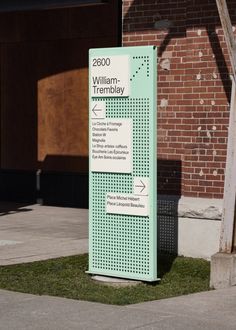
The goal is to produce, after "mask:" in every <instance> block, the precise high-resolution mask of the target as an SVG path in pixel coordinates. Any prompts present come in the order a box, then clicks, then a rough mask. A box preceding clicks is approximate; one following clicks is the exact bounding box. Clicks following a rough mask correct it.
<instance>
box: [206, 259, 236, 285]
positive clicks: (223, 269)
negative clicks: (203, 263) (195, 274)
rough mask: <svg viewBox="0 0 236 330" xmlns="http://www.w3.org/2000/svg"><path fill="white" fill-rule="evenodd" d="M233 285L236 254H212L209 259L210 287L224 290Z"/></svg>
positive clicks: (235, 281) (235, 279)
mask: <svg viewBox="0 0 236 330" xmlns="http://www.w3.org/2000/svg"><path fill="white" fill-rule="evenodd" d="M233 285H236V254H235V253H231V254H228V253H216V254H214V255H213V256H212V258H211V280H210V286H211V287H212V288H214V289H224V288H228V287H230V286H233Z"/></svg>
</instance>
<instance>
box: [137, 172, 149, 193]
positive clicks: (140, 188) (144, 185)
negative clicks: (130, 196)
mask: <svg viewBox="0 0 236 330" xmlns="http://www.w3.org/2000/svg"><path fill="white" fill-rule="evenodd" d="M133 191H134V194H135V195H139V196H148V195H149V178H140V177H135V178H134V187H133Z"/></svg>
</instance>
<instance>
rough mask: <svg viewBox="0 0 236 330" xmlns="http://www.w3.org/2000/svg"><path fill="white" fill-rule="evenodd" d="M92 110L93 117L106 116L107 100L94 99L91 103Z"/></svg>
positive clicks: (102, 117) (100, 117) (101, 117)
mask: <svg viewBox="0 0 236 330" xmlns="http://www.w3.org/2000/svg"><path fill="white" fill-rule="evenodd" d="M90 111H91V119H104V118H106V102H105V101H92V102H91V105H90Z"/></svg>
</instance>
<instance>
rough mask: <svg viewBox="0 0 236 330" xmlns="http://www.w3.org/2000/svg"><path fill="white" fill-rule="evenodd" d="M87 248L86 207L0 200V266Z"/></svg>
mask: <svg viewBox="0 0 236 330" xmlns="http://www.w3.org/2000/svg"><path fill="white" fill-rule="evenodd" d="M87 251H88V210H83V209H75V208H63V207H51V206H41V205H23V204H16V203H3V202H1V203H0V266H1V265H11V264H17V263H23V262H31V261H37V260H45V259H51V258H57V257H63V256H70V255H75V254H81V253H86V252H87Z"/></svg>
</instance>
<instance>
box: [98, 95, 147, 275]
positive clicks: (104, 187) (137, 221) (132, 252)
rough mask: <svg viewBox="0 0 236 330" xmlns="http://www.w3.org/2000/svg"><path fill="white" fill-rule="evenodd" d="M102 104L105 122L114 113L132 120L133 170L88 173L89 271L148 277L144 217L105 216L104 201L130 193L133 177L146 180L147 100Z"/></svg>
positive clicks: (108, 101)
mask: <svg viewBox="0 0 236 330" xmlns="http://www.w3.org/2000/svg"><path fill="white" fill-rule="evenodd" d="M100 100H101V99H100ZM103 100H104V101H106V109H107V112H106V117H107V118H117V112H118V113H119V118H132V119H133V168H134V170H133V173H132V174H114V173H105V174H104V173H97V172H94V173H92V183H93V187H94V189H93V203H94V205H93V206H94V207H93V235H92V237H93V246H94V249H93V267H94V268H102V269H105V270H110V271H118V272H131V273H139V274H148V273H149V221H148V220H149V219H148V217H135V216H128V217H127V216H126V215H114V214H106V210H105V198H106V193H108V192H117V193H132V192H133V191H132V189H133V176H139V177H149V164H150V162H149V154H150V153H149V99H148V98H140V99H139V98H135V99H133V98H129V99H112V98H110V99H103ZM141 131H142V134H141V135H140V132H141ZM96 188H97V189H96Z"/></svg>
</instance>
